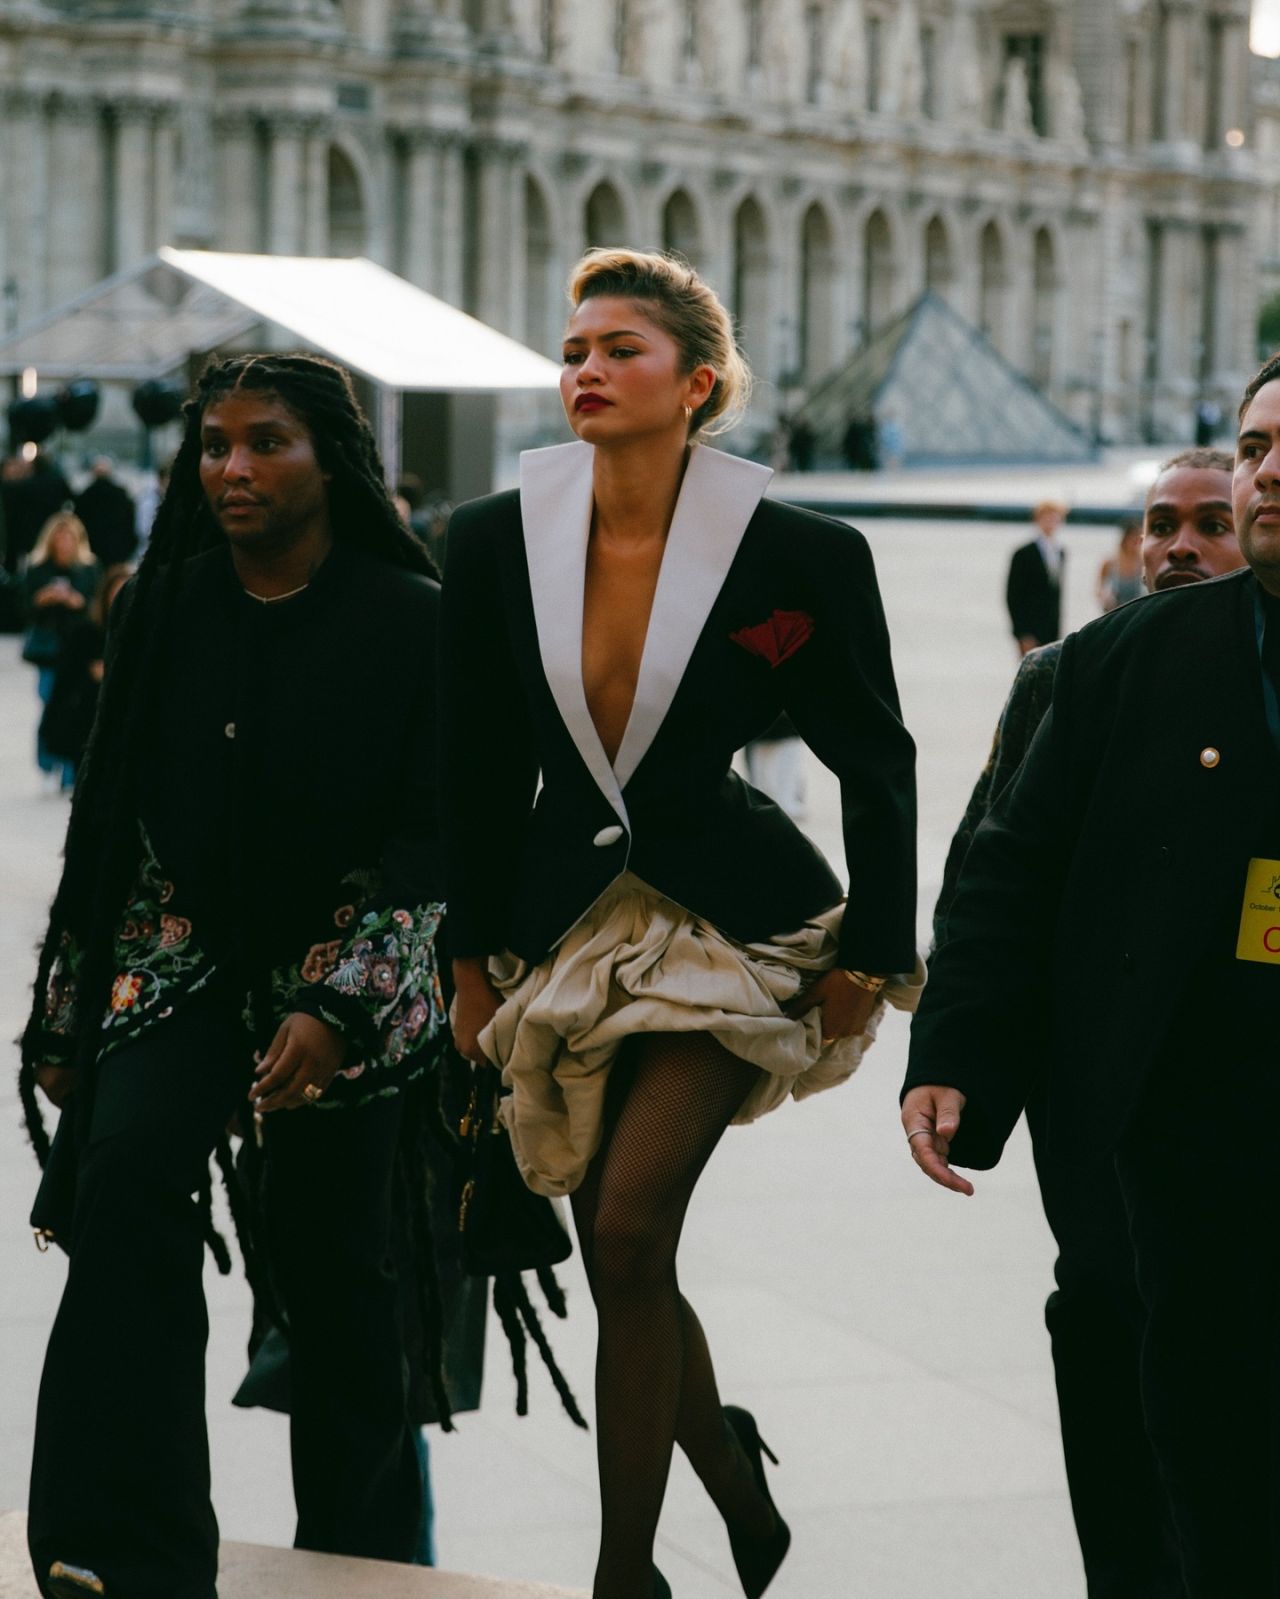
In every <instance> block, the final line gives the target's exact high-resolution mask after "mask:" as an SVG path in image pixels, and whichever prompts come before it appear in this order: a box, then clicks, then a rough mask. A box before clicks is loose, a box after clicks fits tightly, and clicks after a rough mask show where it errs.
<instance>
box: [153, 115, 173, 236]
mask: <svg viewBox="0 0 1280 1599" xmlns="http://www.w3.org/2000/svg"><path fill="white" fill-rule="evenodd" d="M152 157H153V173H152V185H151V220H150V228H149V230H148V231H149V233H150V236H151V239H150V242H151V246H152V248H153V249H155V248H158V247H159V246H160V245H162V244H172V243H173V242H174V239H175V237H176V234H177V219H176V215H175V211H176V206H177V194H178V118H177V107H176V106H165V107H164V108H163V109H162V110H161V111H160V112H159V114H158V115H157V118H156V122H155V128H154V131H153V142H152Z"/></svg>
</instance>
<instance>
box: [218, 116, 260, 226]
mask: <svg viewBox="0 0 1280 1599" xmlns="http://www.w3.org/2000/svg"><path fill="white" fill-rule="evenodd" d="M214 126H215V135H214V136H215V141H216V148H217V160H216V169H215V180H214V181H215V188H216V193H217V201H216V212H217V223H216V228H215V238H216V242H217V245H218V248H219V249H222V250H235V251H241V252H244V253H247V254H253V253H255V252H257V251H259V250H261V249H263V248H264V246H265V244H266V237H265V230H264V227H263V211H264V207H263V204H262V199H263V183H262V171H261V160H262V156H263V148H262V140H261V139H260V138H259V136H258V128H257V123H256V121H255V119H254V116H253V114H252V113H251V112H249V111H227V112H223V113H222V114H220V115H219V116H218V118H217V120H216V122H215V125H214Z"/></svg>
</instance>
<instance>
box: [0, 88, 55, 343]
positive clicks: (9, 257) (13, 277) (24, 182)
mask: <svg viewBox="0 0 1280 1599" xmlns="http://www.w3.org/2000/svg"><path fill="white" fill-rule="evenodd" d="M4 117H5V138H4V151H3V155H2V156H0V159H2V160H3V163H4V177H5V191H4V213H5V233H6V239H7V250H6V254H5V261H4V267H3V271H4V282H6V283H8V282H10V281H11V282H12V283H13V285H14V298H13V301H12V304H13V308H14V312H15V314H16V319H17V323H18V324H19V325H22V324H25V323H27V322H30V321H31V319H32V318H33V317H34V316H35V315H36V314H37V312H39V311H42V310H43V309H44V307H45V297H44V296H45V254H46V247H47V243H48V236H49V235H48V225H49V211H48V206H47V204H46V196H47V194H48V189H49V172H48V166H49V138H48V125H47V122H46V119H45V110H44V106H43V104H42V102H41V101H40V99H39V98H38V97H37V96H36V95H34V94H31V93H29V92H27V91H26V90H24V89H11V90H10V91H9V92H8V94H7V95H6V96H5V99H4Z"/></svg>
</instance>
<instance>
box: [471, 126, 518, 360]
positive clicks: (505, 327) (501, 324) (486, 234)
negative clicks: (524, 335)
mask: <svg viewBox="0 0 1280 1599" xmlns="http://www.w3.org/2000/svg"><path fill="white" fill-rule="evenodd" d="M519 154H520V151H519V147H518V146H516V145H514V144H510V143H506V142H504V141H500V140H491V141H488V142H486V143H484V144H482V145H481V146H479V147H478V155H479V167H478V171H477V187H476V205H477V218H476V221H477V226H476V251H477V257H476V275H475V282H476V315H477V316H478V317H479V318H480V320H481V321H482V322H487V323H488V324H489V325H490V327H495V328H499V329H500V330H501V331H502V332H503V333H514V332H515V331H516V330H517V329H521V328H523V325H524V304H523V292H522V291H523V284H524V272H523V260H522V257H523V253H524V186H523V179H522V173H521V171H520V169H519V167H518V166H517V157H518V155H519Z"/></svg>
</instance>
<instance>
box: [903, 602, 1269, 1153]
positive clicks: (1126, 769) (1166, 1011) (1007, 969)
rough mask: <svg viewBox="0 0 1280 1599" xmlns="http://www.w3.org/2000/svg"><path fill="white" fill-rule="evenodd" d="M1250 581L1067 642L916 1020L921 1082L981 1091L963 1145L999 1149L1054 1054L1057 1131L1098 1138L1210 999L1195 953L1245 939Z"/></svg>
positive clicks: (1053, 1132)
mask: <svg viewBox="0 0 1280 1599" xmlns="http://www.w3.org/2000/svg"><path fill="white" fill-rule="evenodd" d="M1254 586H1255V580H1254V578H1253V575H1252V573H1250V572H1247V571H1245V572H1239V573H1232V574H1231V575H1230V576H1228V577H1224V578H1220V579H1217V580H1216V581H1213V582H1208V583H1203V584H1197V585H1195V586H1194V587H1189V588H1184V589H1177V590H1174V591H1171V592H1169V593H1167V594H1155V595H1151V596H1149V597H1148V598H1146V599H1142V600H1138V601H1136V602H1135V603H1134V604H1132V605H1126V606H1124V607H1123V608H1122V609H1120V610H1118V611H1115V612H1113V613H1112V614H1111V615H1109V616H1104V617H1101V618H1099V620H1097V621H1096V622H1091V623H1090V624H1089V626H1087V627H1085V628H1083V629H1082V630H1081V631H1080V632H1079V633H1074V634H1072V635H1071V636H1070V637H1069V638H1067V640H1066V641H1065V643H1064V644H1063V648H1062V656H1061V659H1060V661H1059V664H1058V669H1057V674H1056V676H1055V679H1054V691H1053V704H1052V707H1051V709H1050V711H1049V714H1048V716H1047V717H1046V718H1045V720H1044V722H1043V723H1042V724H1041V727H1040V730H1039V732H1038V733H1037V734H1036V737H1035V739H1034V741H1033V742H1032V745H1031V748H1030V750H1029V751H1028V753H1027V757H1026V760H1025V761H1024V762H1023V764H1022V766H1021V768H1020V769H1019V772H1018V775H1017V777H1016V778H1015V779H1014V781H1013V782H1012V783H1011V784H1010V785H1009V787H1008V788H1007V789H1006V790H1005V792H1004V794H1003V795H1002V796H1001V798H1000V799H999V801H997V803H996V805H995V807H994V808H993V810H992V812H991V814H990V816H989V817H988V818H987V820H986V821H985V822H984V823H983V824H982V826H981V827H980V828H979V829H978V831H977V833H976V834H975V836H974V840H973V845H972V847H971V849H970V851H969V854H968V857H967V858H966V861H965V865H964V870H963V872H962V874H961V877H960V883H959V887H958V890H957V894H956V898H955V901H954V903H953V905H952V909H951V913H950V915H949V917H948V921H947V942H946V943H945V944H944V945H943V947H942V948H941V949H940V950H939V952H938V954H937V956H936V958H935V960H934V962H933V965H932V969H931V971H930V974H929V984H928V987H927V989H926V990H925V993H924V997H923V999H922V1000H921V1004H920V1009H919V1012H918V1013H917V1015H916V1018H915V1022H914V1024H913V1027H912V1034H911V1056H910V1062H909V1066H908V1072H907V1081H906V1087H907V1088H911V1087H914V1086H916V1085H919V1084H923V1083H941V1084H945V1085H948V1086H951V1087H956V1088H959V1089H961V1090H962V1091H963V1092H964V1093H965V1095H966V1096H967V1098H968V1103H967V1105H966V1107H965V1111H964V1115H963V1119H962V1123H961V1128H960V1132H959V1135H958V1136H957V1138H956V1140H955V1142H954V1143H953V1145H952V1150H951V1154H952V1159H953V1160H954V1161H955V1162H956V1163H957V1164H959V1165H964V1166H976V1167H987V1166H992V1165H994V1164H995V1163H996V1161H997V1160H998V1159H999V1157H1000V1153H1001V1151H1002V1149H1003V1146H1004V1143H1005V1140H1006V1139H1007V1138H1008V1136H1009V1134H1010V1132H1011V1131H1012V1129H1013V1127H1014V1124H1015V1123H1016V1121H1017V1119H1018V1116H1019V1114H1020V1112H1021V1110H1022V1106H1023V1103H1024V1101H1025V1099H1026V1097H1027V1094H1028V1091H1029V1088H1030V1086H1031V1079H1032V1076H1033V1074H1034V1073H1035V1072H1037V1071H1039V1070H1042V1069H1043V1066H1044V1063H1045V1062H1046V1060H1047V1061H1048V1063H1049V1082H1048V1090H1049V1127H1050V1138H1051V1141H1052V1144H1053V1147H1054V1148H1055V1150H1056V1152H1057V1153H1058V1154H1060V1155H1062V1156H1063V1157H1065V1158H1067V1159H1072V1160H1078V1161H1085V1162H1088V1161H1092V1160H1100V1159H1103V1158H1105V1157H1106V1156H1107V1155H1108V1154H1109V1153H1110V1152H1111V1151H1112V1150H1114V1148H1115V1147H1116V1145H1117V1143H1118V1142H1119V1140H1120V1139H1121V1138H1122V1137H1123V1135H1124V1132H1125V1129H1126V1128H1127V1127H1128V1126H1129V1123H1130V1120H1131V1118H1132V1116H1133V1114H1134V1111H1135V1108H1136V1106H1137V1104H1138V1102H1139V1099H1140V1097H1141V1095H1142V1093H1143V1090H1144V1088H1145V1086H1146V1084H1147V1082H1148V1079H1149V1077H1150V1075H1151V1073H1152V1071H1153V1066H1154V1063H1155V1062H1156V1061H1157V1060H1158V1058H1159V1056H1160V1053H1161V1051H1162V1049H1164V1048H1165V1046H1166V1045H1167V1043H1168V1042H1169V1038H1170V1029H1171V1026H1172V1025H1173V1024H1174V1023H1175V1021H1176V1018H1177V1017H1178V1015H1179V1013H1180V1010H1181V1007H1182V1006H1183V1004H1184V1003H1186V1002H1187V1000H1188V998H1189V997H1192V996H1194V995H1195V994H1196V992H1197V988H1198V990H1199V993H1200V997H1201V999H1202V1002H1203V1003H1204V1004H1205V1005H1212V1004H1213V1003H1215V999H1214V991H1213V985H1212V983H1211V982H1210V981H1209V980H1207V979H1201V978H1199V977H1198V976H1197V973H1198V972H1199V971H1201V970H1202V969H1207V968H1208V967H1210V966H1215V965H1217V966H1219V967H1220V963H1221V962H1222V961H1223V960H1224V959H1231V958H1233V957H1234V954H1235V940H1236V931H1237V927H1238V923H1239V916H1240V903H1241V897H1242V894H1243V890H1244V883H1245V872H1246V869H1247V865H1248V861H1249V858H1250V856H1251V855H1255V854H1266V855H1276V854H1280V803H1278V799H1280V759H1278V758H1277V754H1276V751H1275V748H1274V745H1273V743H1272V739H1271V736H1270V733H1269V731H1268V728H1267V724H1266V715H1265V709H1264V704H1263V698H1262V675H1261V670H1260V666H1259V661H1258V650H1257V643H1256V633H1255V627H1254V610H1253V596H1254ZM1206 752H1208V753H1206ZM1213 752H1216V759H1215V754H1214V753H1213ZM1202 757H1203V758H1202ZM1276 979H1277V988H1278V989H1280V973H1277V974H1276ZM1206 1069H1207V1070H1208V1069H1212V1064H1211V1063H1210V1062H1206Z"/></svg>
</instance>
